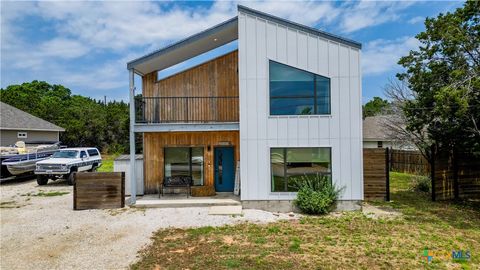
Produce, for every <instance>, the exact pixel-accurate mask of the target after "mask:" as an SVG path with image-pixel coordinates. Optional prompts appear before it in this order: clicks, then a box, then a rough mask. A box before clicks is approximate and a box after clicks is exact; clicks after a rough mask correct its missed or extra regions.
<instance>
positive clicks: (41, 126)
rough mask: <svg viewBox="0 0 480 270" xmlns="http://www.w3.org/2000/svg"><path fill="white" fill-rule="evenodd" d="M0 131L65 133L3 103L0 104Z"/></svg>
mask: <svg viewBox="0 0 480 270" xmlns="http://www.w3.org/2000/svg"><path fill="white" fill-rule="evenodd" d="M0 129H9V130H41V131H65V129H64V128H61V127H59V126H57V125H54V124H52V123H50V122H48V121H45V120H43V119H41V118H38V117H36V116H33V115H31V114H29V113H26V112H24V111H22V110H19V109H17V108H15V107H13V106H10V105H8V104H6V103H3V102H0Z"/></svg>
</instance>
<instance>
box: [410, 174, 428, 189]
mask: <svg viewBox="0 0 480 270" xmlns="http://www.w3.org/2000/svg"><path fill="white" fill-rule="evenodd" d="M411 185H412V186H411V189H412V190H413V191H416V192H427V193H428V192H430V191H431V190H432V182H431V181H430V178H428V177H425V176H414V177H412V184H411Z"/></svg>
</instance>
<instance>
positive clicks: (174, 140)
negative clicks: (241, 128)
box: [143, 131, 240, 194]
mask: <svg viewBox="0 0 480 270" xmlns="http://www.w3.org/2000/svg"><path fill="white" fill-rule="evenodd" d="M221 142H223V143H221ZM226 142H228V143H229V144H230V145H231V146H233V147H234V152H235V162H236V161H239V160H240V149H239V134H238V131H209V132H154V133H145V134H144V137H143V143H144V155H145V158H144V170H145V171H144V176H145V177H144V179H145V180H144V181H145V193H146V194H152V193H158V185H159V184H161V183H162V181H163V177H164V151H163V149H164V148H165V147H203V155H204V185H205V186H213V185H214V174H213V170H214V168H213V166H214V160H213V158H214V157H213V149H214V147H215V146H225V145H223V144H224V143H226ZM208 146H210V151H208Z"/></svg>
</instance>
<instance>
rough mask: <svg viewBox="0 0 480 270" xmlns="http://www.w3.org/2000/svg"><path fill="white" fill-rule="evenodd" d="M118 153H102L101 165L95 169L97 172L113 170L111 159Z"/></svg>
mask: <svg viewBox="0 0 480 270" xmlns="http://www.w3.org/2000/svg"><path fill="white" fill-rule="evenodd" d="M117 156H118V155H102V166H100V168H98V169H97V171H98V172H113V160H115V158H116V157H117Z"/></svg>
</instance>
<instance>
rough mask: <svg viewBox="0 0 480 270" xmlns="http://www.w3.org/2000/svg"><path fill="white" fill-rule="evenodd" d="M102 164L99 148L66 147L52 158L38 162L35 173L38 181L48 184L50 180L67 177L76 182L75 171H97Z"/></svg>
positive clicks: (40, 183) (71, 181) (69, 180)
mask: <svg viewBox="0 0 480 270" xmlns="http://www.w3.org/2000/svg"><path fill="white" fill-rule="evenodd" d="M100 166H102V157H101V156H100V152H99V151H98V149H97V148H65V149H61V150H60V151H58V152H56V153H54V154H53V155H52V157H51V158H49V159H46V160H42V161H39V162H37V166H36V169H35V174H36V175H37V183H38V184H39V185H46V184H47V182H48V180H49V179H51V180H57V179H59V178H62V177H63V178H65V179H67V183H68V184H69V185H73V184H74V181H75V180H74V177H73V174H74V173H75V172H83V171H96V170H97V168H98V167H100Z"/></svg>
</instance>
